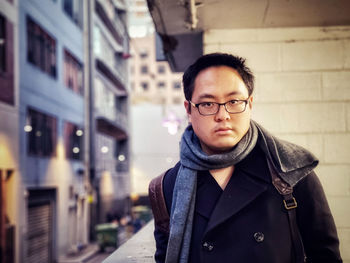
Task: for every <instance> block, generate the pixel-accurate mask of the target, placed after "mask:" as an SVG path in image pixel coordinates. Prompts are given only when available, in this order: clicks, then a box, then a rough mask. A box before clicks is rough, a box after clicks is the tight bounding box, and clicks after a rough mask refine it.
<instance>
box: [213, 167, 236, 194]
mask: <svg viewBox="0 0 350 263" xmlns="http://www.w3.org/2000/svg"><path fill="white" fill-rule="evenodd" d="M234 170H235V167H234V166H233V165H232V166H229V167H226V168H221V169H216V170H210V171H209V172H210V174H211V176H213V177H214V179H215V181H216V182H217V183H218V185H219V186H220V187H221V189H222V190H225V188H226V186H227V184H228V182H229V181H230V178H231V176H232V174H233V172H234Z"/></svg>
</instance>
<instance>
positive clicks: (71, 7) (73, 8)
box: [63, 0, 83, 27]
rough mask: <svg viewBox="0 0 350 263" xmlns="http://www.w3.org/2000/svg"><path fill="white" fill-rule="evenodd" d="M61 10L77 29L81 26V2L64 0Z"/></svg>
mask: <svg viewBox="0 0 350 263" xmlns="http://www.w3.org/2000/svg"><path fill="white" fill-rule="evenodd" d="M63 10H64V11H65V13H66V14H67V15H68V16H69V17H70V18H71V19H72V20H73V21H74V23H75V24H77V25H78V26H79V27H82V26H83V13H82V10H83V2H82V1H81V0H64V1H63Z"/></svg>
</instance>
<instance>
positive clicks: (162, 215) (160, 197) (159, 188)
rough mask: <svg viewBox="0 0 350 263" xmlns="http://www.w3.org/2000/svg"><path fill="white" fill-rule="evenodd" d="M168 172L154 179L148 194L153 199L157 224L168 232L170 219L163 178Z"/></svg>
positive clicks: (153, 209) (152, 203) (152, 204)
mask: <svg viewBox="0 0 350 263" xmlns="http://www.w3.org/2000/svg"><path fill="white" fill-rule="evenodd" d="M166 173H167V172H164V173H162V174H161V175H159V176H157V177H155V178H153V179H152V181H151V182H150V184H149V187H148V196H149V198H150V201H151V206H152V211H153V216H154V224H155V226H156V227H157V228H158V229H160V230H161V231H163V232H165V233H167V234H168V233H169V220H170V219H169V214H168V210H167V208H166V203H165V199H164V194H163V179H164V176H165V174H166Z"/></svg>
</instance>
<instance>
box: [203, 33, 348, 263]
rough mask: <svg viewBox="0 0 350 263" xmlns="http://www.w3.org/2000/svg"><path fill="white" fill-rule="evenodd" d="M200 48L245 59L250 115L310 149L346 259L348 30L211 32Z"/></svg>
mask: <svg viewBox="0 0 350 263" xmlns="http://www.w3.org/2000/svg"><path fill="white" fill-rule="evenodd" d="M204 46H205V48H204V50H205V53H210V52H216V51H220V52H228V53H232V54H237V55H239V56H242V57H245V58H247V62H248V65H249V66H250V67H251V68H252V69H253V72H254V73H255V75H256V90H255V105H254V110H253V118H254V119H255V120H257V121H258V122H260V123H262V124H263V125H264V126H265V127H266V128H268V129H269V130H270V131H272V132H273V133H274V134H276V135H277V136H279V137H281V138H284V139H287V140H289V141H291V142H294V143H297V144H299V145H302V146H304V147H306V148H307V149H309V150H311V151H312V152H313V153H314V154H315V155H316V156H317V157H318V158H319V159H320V165H319V166H318V168H317V170H316V172H317V174H318V175H319V177H320V180H321V182H322V183H323V187H324V189H325V192H326V195H327V197H328V201H329V204H330V207H331V210H332V212H333V215H334V218H335V222H336V225H337V228H338V234H339V237H340V241H341V253H342V257H343V259H344V262H348V263H349V262H350V27H322V28H321V27H315V28H285V29H246V30H242V29H239V30H211V31H208V32H206V33H205V35H204Z"/></svg>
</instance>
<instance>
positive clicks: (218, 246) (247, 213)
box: [154, 147, 342, 263]
mask: <svg viewBox="0 0 350 263" xmlns="http://www.w3.org/2000/svg"><path fill="white" fill-rule="evenodd" d="M179 166H180V165H179V164H177V165H176V166H175V167H174V168H172V169H171V170H170V171H169V172H168V173H167V174H166V176H165V178H164V181H163V193H164V197H165V200H166V204H167V207H168V211H170V207H171V202H172V193H173V188H174V185H175V179H176V176H177V171H178V169H179ZM197 178H198V180H197V194H196V204H195V215H194V223H193V231H192V238H191V249H190V256H189V259H190V260H189V262H191V263H196V262H203V263H211V262H213V263H225V262H237V263H242V262H244V263H246V262H248V263H250V262H252V263H260V262H261V263H262V262H264V263H292V262H293V256H294V255H293V254H294V253H293V249H292V241H291V234H290V230H289V223H288V216H287V213H286V210H285V208H284V207H283V201H282V200H283V199H282V196H281V195H280V194H279V193H278V192H277V190H276V189H275V188H274V186H273V185H272V183H271V176H270V174H269V171H268V167H267V163H266V158H265V156H264V154H263V153H262V151H261V150H260V149H259V148H258V147H255V149H254V150H253V152H252V153H251V154H249V156H248V157H247V158H246V159H245V160H243V161H242V162H240V163H239V164H237V165H236V166H235V171H234V173H233V175H232V177H231V179H230V181H229V183H228V184H227V186H226V188H225V190H224V191H222V190H221V188H220V187H219V186H218V184H217V183H216V181H215V179H213V178H212V176H211V175H210V174H209V172H201V174H199V175H198V177H197ZM293 195H294V197H295V198H296V200H297V202H298V207H297V208H296V209H297V222H298V226H299V230H300V232H301V236H302V239H303V243H304V247H305V253H306V256H307V262H327V263H331V262H342V261H341V257H340V253H339V241H338V237H337V232H336V227H335V224H334V220H333V217H332V215H331V212H330V210H329V207H328V203H327V200H326V197H325V194H324V191H323V189H322V186H321V184H320V181H319V180H318V178H317V176H316V174H315V173H314V172H311V173H310V174H309V175H308V176H307V177H306V178H304V179H303V180H302V181H301V182H299V183H298V184H297V185H296V186H295V187H294V194H293ZM154 234H155V239H156V246H157V251H156V254H155V258H156V261H157V262H164V260H165V254H166V249H167V240H168V235H167V234H165V233H164V232H162V231H160V230H159V229H157V227H156V229H155V233H154Z"/></svg>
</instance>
